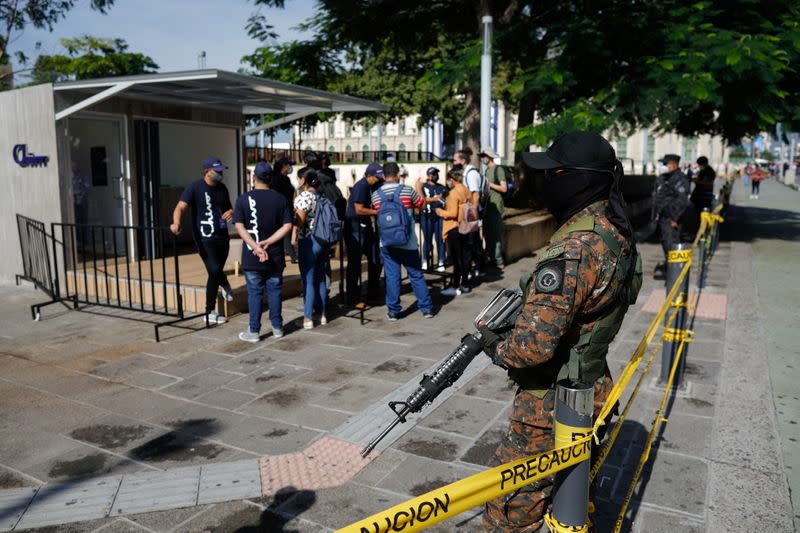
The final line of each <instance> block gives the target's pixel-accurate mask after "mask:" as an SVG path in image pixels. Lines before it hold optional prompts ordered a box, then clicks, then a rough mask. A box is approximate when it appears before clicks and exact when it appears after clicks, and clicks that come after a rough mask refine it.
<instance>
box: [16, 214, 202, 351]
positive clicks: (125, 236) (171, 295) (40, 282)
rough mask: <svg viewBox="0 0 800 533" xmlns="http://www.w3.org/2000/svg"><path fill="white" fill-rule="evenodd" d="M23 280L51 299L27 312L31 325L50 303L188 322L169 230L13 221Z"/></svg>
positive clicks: (158, 325) (175, 248) (174, 243)
mask: <svg viewBox="0 0 800 533" xmlns="http://www.w3.org/2000/svg"><path fill="white" fill-rule="evenodd" d="M17 225H18V227H19V232H20V250H21V252H22V262H23V272H24V274H23V275H20V276H17V278H18V280H19V279H26V280H29V281H32V282H34V283H35V284H36V286H37V287H40V288H42V289H43V290H44V291H45V292H47V294H48V295H49V296H50V298H51V300H50V301H48V302H44V303H40V304H35V305H33V306H31V314H32V316H33V318H34V319H38V318H39V317H40V316H41V308H42V307H44V306H46V305H50V304H52V303H57V302H61V303H71V304H72V307H73V308H75V309H78V308H79V307H80V305H81V304H83V305H91V306H100V307H108V308H116V309H122V310H128V311H135V312H137V313H147V314H151V315H159V316H163V317H171V318H173V320H170V321H166V322H159V323H156V324H154V326H155V336H156V340H157V341H158V340H160V337H159V328H161V327H163V326H168V325H169V326H174V325H176V324H177V323H178V322H181V321H184V320H188V319H190V318H195V317H200V316H202V314H198V315H193V316H187V315H186V312H185V309H184V306H183V294H182V292H181V290H182V288H181V278H180V262H179V260H178V256H179V247H178V242H177V239H176V237H175V235H173V234H172V233H171V232H170V230H169V228H166V227H151V226H113V225H99V224H72V223H63V222H54V223H52V224H51V225H50V234H47V231H46V226H45V224H43V223H42V222H39V221H37V220H33V219H30V218H27V217H25V216H22V215H17Z"/></svg>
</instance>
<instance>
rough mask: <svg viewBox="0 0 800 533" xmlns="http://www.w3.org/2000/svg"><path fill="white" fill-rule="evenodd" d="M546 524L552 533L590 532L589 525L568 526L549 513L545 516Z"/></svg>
mask: <svg viewBox="0 0 800 533" xmlns="http://www.w3.org/2000/svg"><path fill="white" fill-rule="evenodd" d="M544 523H545V524H547V529H549V530H550V533H588V531H589V524H588V523H586V524H583V525H582V526H568V525H566V524H562V523H561V522H559V521H558V520H556V519H555V518H553V516H552V514H551V513H550V512H549V511H548V512H546V513H545V514H544Z"/></svg>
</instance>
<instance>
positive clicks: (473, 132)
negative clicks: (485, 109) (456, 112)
mask: <svg viewBox="0 0 800 533" xmlns="http://www.w3.org/2000/svg"><path fill="white" fill-rule="evenodd" d="M465 96H466V98H465V99H464V107H465V108H466V115H465V116H464V136H463V141H464V146H467V147H469V148H471V149H472V153H473V154H474V156H473V161H472V164H475V162H476V161H477V156H478V152H479V151H480V148H481V147H480V144H481V89H480V87H479V86H476V87H471V88H470V89H469V90H468V91H467V94H466V95H465Z"/></svg>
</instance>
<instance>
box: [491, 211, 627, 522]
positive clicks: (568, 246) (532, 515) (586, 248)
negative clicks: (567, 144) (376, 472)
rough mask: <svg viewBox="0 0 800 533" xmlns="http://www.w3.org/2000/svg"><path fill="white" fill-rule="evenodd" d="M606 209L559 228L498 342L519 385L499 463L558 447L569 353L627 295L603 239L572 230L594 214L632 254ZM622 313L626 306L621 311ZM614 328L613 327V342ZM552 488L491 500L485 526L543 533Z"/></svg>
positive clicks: (604, 381)
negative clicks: (557, 403) (558, 412)
mask: <svg viewBox="0 0 800 533" xmlns="http://www.w3.org/2000/svg"><path fill="white" fill-rule="evenodd" d="M605 206H606V202H597V203H594V204H592V205H590V206H588V207H586V208H584V209H583V210H582V211H580V212H578V213H577V214H575V215H574V216H573V217H572V218H570V219H569V220H568V221H567V222H566V223H565V224H563V225H562V226H561V228H560V229H559V231H557V232H556V234H555V235H554V236H553V238H552V239H551V241H550V242H551V244H550V247H549V248H548V249H547V251H546V252H545V253H544V254H543V256H542V259H541V260H540V262H539V264H538V265H537V266H536V270H535V274H534V277H533V278H532V283H531V286H530V288H529V291H528V293H527V299H526V302H525V306H524V309H523V311H522V313H521V315H520V317H519V318H518V320H517V323H516V327H515V328H514V330H513V331H512V332H511V334H510V336H509V337H508V338H507V339H505V340H504V341H502V342H501V343H500V344H499V345H498V347H497V358H496V360H501V361H502V363H503V364H504V365H505V366H506V367H508V368H509V369H510V371H509V375H510V377H511V378H512V380H514V381H515V382H516V383H517V384H518V385H519V389H518V390H517V393H516V396H515V398H514V410H513V412H512V413H511V420H510V426H509V429H508V432H507V433H506V435H505V437H504V438H503V440H502V442H501V444H500V446H499V448H498V449H497V451H496V452H495V460H496V462H497V464H500V463H505V462H508V461H513V460H516V459H520V458H522V457H526V456H529V455H533V454H536V453H539V452H543V451H546V450H550V449H552V448H553V447H554V436H553V408H554V394H555V393H554V390H553V388H554V386H555V382H556V379H557V375H558V373H559V370H560V369H561V367H563V366H564V365H565V362H566V361H567V359H568V358H569V354H570V350H571V349H572V348H573V347H575V346H576V345H577V344H578V341H579V339H580V338H581V337H582V336H584V335H585V334H586V333H587V332H591V331H592V330H593V327H594V325H595V323H597V321H599V320H600V319H602V318H603V316H604V313H606V312H607V310H608V309H609V307H614V306H613V305H611V306H609V304H611V303H613V302H614V301H617V298H618V296H619V295H620V294H621V292H622V290H621V288H622V287H620V285H621V283H620V282H619V278H618V277H616V276H615V275H614V272H615V269H616V266H617V262H618V259H617V255H615V254H614V253H613V252H612V250H611V249H610V248H609V246H608V245H607V244H606V242H605V241H604V240H603V238H602V237H601V236H600V235H599V234H598V233H596V232H595V231H574V230H572V231H569V230H570V226H572V227H573V228H574V227H575V223H576V221H578V220H587V219H588V220H589V221H590V224H591V217H592V216H593V217H594V224H595V225H596V226H595V227H597V226H599V227H601V228H604V229H605V230H608V232H607V233H606V234H607V235H609V234H610V235H612V236H613V239H614V240H615V241H616V243H617V244H618V245H619V249H620V251H621V253H622V254H630V253H631V250H632V245H631V243H630V242H629V241H628V240H627V239H625V238H624V237H623V236H622V235H620V233H619V231H618V230H617V229H616V227H615V226H614V225H612V224H611V223H610V222H609V221H608V219H607V218H606V217H605V214H604V213H605ZM589 227H591V226H589ZM565 230H568V231H565ZM625 279H629V278H627V277H626V278H625ZM636 291H637V292H638V288H637V289H636ZM634 298H635V294H634ZM625 310H627V303H626V304H625V305H624V306H623V307H622V308H621V312H622V313H623V314H624V312H625ZM620 323H621V317H620ZM617 330H618V327H617V328H616V329H615V330H614V331H612V332H610V338H611V339H613V336H614V335H616V332H617ZM609 340H610V339H609ZM606 352H607V349H606V351H605V352H604V353H603V354H602V358H601V362H602V364H603V365H604V367H605V369H604V371H603V370H601V371H600V373H601V374H602V375H600V377H599V378H598V379H597V380H596V381H595V383H594V389H595V404H594V406H595V414H597V412H598V411H599V410H600V408H601V407H602V405H603V403H604V401H605V399H606V398H607V397H608V394H609V392H610V390H611V388H612V379H611V375H610V373H609V371H608V366H606V365H605V353H606ZM551 486H552V478H547V479H543V480H540V481H538V482H534V483H533V484H531V485H528V486H526V487H524V488H522V489H521V490H519V491H516V492H512V493H509V494H507V495H505V496H502V497H500V498H498V499H496V500H493V501H491V502H489V503H487V505H486V510H485V513H484V526H485V528H486V529H487V531H497V532H499V531H503V532H512V531H513V532H526V533H528V532H531V533H532V532H536V531H539V528H540V527H541V526H542V523H543V520H542V516H543V514H544V512H545V511H546V509H547V506H548V505H549V504H550V491H551Z"/></svg>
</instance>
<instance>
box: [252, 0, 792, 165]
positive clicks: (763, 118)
mask: <svg viewBox="0 0 800 533" xmlns="http://www.w3.org/2000/svg"><path fill="white" fill-rule="evenodd" d="M256 3H257V4H262V5H272V6H277V7H281V6H282V5H283V2H282V1H281V2H273V1H270V0H257V1H256ZM799 6H800V1H798V0H790V1H788V2H787V1H786V0H783V1H780V0H764V1H760V2H754V1H752V0H726V1H724V2H710V1H707V0H699V1H698V0H648V1H644V0H595V1H592V2H585V1H577V0H567V1H563V0H542V1H538V2H533V1H516V0H507V1H503V0H496V1H489V0H442V1H438V2H425V3H398V2H396V1H394V0H369V1H367V0H358V1H353V0H320V2H319V3H318V7H319V10H318V13H317V15H315V16H314V17H313V18H312V19H311V20H309V21H308V22H307V23H306V25H305V28H306V29H308V30H310V32H311V33H312V35H313V37H311V38H310V39H308V40H307V41H305V42H304V43H302V46H303V48H305V49H307V50H311V49H316V50H317V51H318V52H319V54H321V55H324V56H326V58H327V59H326V61H328V62H329V66H330V67H331V68H330V69H329V70H328V73H327V74H326V76H324V79H314V78H313V77H312V76H301V77H299V78H295V80H296V82H297V83H303V84H312V85H313V86H317V87H321V88H326V89H333V90H342V91H346V92H348V93H350V94H354V95H357V96H363V97H366V98H372V99H376V100H380V101H382V102H384V103H387V104H388V105H389V106H390V111H389V113H387V114H388V115H390V116H391V115H401V114H409V113H419V114H420V119H421V121H422V122H425V121H427V120H428V119H430V118H434V117H436V118H440V119H442V120H444V122H445V124H446V125H448V126H449V128H450V129H454V128H455V125H457V124H459V123H463V124H464V141H465V144H467V145H471V146H472V147H473V148H474V147H476V146H477V138H478V126H479V109H478V106H479V92H478V91H479V86H478V84H479V81H480V77H479V64H480V41H479V35H480V19H481V16H482V15H486V14H488V15H492V17H493V18H494V24H495V37H494V43H493V53H494V56H493V62H494V68H493V85H494V87H493V91H494V94H493V97H494V98H495V99H498V100H502V101H503V102H504V103H505V104H506V106H507V107H508V108H510V109H511V110H516V111H518V113H519V123H518V132H517V149H525V148H526V147H527V146H528V145H530V144H538V145H546V144H547V143H548V142H549V141H550V140H552V139H553V138H554V137H556V136H557V135H559V134H560V133H563V132H565V131H570V130H575V129H590V130H595V131H605V130H609V129H610V130H612V132H614V133H616V132H629V131H631V130H633V129H636V128H639V127H642V126H648V127H651V128H652V129H654V130H655V131H659V132H673V131H674V132H678V133H680V134H683V135H688V136H696V135H699V134H702V133H709V134H718V135H722V136H723V137H724V138H725V139H727V140H729V141H730V140H738V139H739V138H740V137H742V136H743V135H747V134H754V133H757V132H759V131H761V130H763V129H769V128H771V127H772V126H773V125H774V124H775V122H776V121H778V120H782V121H783V122H784V123H786V124H787V125H789V127H790V129H797V127H798V126H800V124H798V121H800V99H798V90H800V83H798V82H800V79H798V76H800V74H798V71H797V69H796V68H795V67H794V65H796V64H798V60H799V59H800V57H799V56H800V33H799V32H800V7H799ZM319 44H321V45H322V46H316V45H319ZM315 47H316V48H315ZM272 48H273V51H274V53H275V54H278V53H279V50H278V49H277V48H275V47H274V46H273V47H272ZM314 61H319V58H314ZM309 64H313V63H309ZM253 66H254V67H255V65H253ZM298 66H299V65H298ZM310 70H311V71H313V69H310ZM254 71H255V72H263V75H269V76H272V75H278V76H280V75H282V74H281V72H279V71H274V70H273V71H271V72H266V71H260V70H259V68H257V67H255V68H254ZM300 71H302V69H294V68H293V73H294V72H300ZM311 71H309V74H313V72H311ZM283 74H284V75H286V74H287V73H285V72H284V73H283ZM279 79H280V78H279ZM534 117H536V122H535V123H534Z"/></svg>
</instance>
